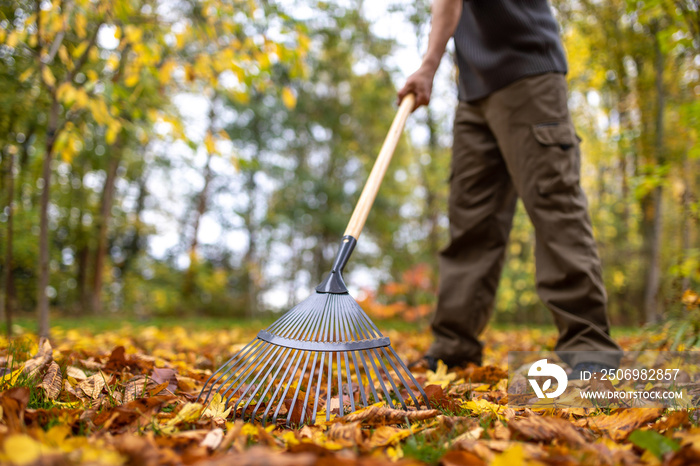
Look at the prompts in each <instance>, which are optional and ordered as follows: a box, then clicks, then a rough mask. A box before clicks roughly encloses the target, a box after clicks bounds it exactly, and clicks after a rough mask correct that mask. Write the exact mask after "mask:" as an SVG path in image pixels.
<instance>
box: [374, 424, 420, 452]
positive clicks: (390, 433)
mask: <svg viewBox="0 0 700 466" xmlns="http://www.w3.org/2000/svg"><path fill="white" fill-rule="evenodd" d="M411 434H413V431H412V430H411V429H400V428H398V427H392V426H381V427H379V428H377V429H376V430H375V431H374V432H373V433H372V437H370V439H369V442H368V446H369V447H370V448H375V447H385V446H387V445H395V444H397V443H399V442H400V441H401V440H403V439H405V438H406V437H410V436H411Z"/></svg>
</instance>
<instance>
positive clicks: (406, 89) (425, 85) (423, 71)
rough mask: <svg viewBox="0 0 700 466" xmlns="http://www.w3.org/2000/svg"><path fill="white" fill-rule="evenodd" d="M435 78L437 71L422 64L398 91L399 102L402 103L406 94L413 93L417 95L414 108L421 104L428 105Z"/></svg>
mask: <svg viewBox="0 0 700 466" xmlns="http://www.w3.org/2000/svg"><path fill="white" fill-rule="evenodd" d="M434 78H435V71H433V70H432V69H430V68H428V67H425V66H421V67H420V68H419V69H418V71H416V72H415V73H413V74H412V75H411V76H409V77H408V79H407V80H406V84H404V86H403V87H402V88H401V90H400V91H399V92H398V102H399V103H401V101H402V100H403V98H404V97H406V95H408V94H411V93H412V94H415V96H416V103H415V105H414V106H413V110H415V109H417V108H418V107H420V106H421V105H428V102H430V94H431V92H432V91H433V79H434Z"/></svg>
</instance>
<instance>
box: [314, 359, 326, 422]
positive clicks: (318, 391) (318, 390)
mask: <svg viewBox="0 0 700 466" xmlns="http://www.w3.org/2000/svg"><path fill="white" fill-rule="evenodd" d="M329 357H330V356H329ZM325 359H326V353H321V364H320V365H319V366H318V378H317V379H316V380H317V382H316V398H315V399H314V410H313V413H312V417H311V423H312V424H316V413H317V412H318V398H319V396H320V394H321V379H322V378H323V363H324V361H325Z"/></svg>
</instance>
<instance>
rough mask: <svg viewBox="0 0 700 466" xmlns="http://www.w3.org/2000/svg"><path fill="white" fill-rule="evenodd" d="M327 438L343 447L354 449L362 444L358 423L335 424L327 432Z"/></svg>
mask: <svg viewBox="0 0 700 466" xmlns="http://www.w3.org/2000/svg"><path fill="white" fill-rule="evenodd" d="M328 438H330V439H331V440H333V441H334V442H336V443H338V444H340V445H342V446H344V447H355V446H357V445H360V444H361V443H362V430H361V428H360V422H359V421H356V422H348V423H343V424H341V423H335V424H333V425H332V426H331V428H330V430H329V431H328Z"/></svg>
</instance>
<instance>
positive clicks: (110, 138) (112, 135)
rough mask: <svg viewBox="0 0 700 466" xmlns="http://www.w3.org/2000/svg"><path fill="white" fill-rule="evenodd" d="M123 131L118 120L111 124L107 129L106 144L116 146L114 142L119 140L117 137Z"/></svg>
mask: <svg viewBox="0 0 700 466" xmlns="http://www.w3.org/2000/svg"><path fill="white" fill-rule="evenodd" d="M121 129H122V125H121V123H119V122H118V121H117V120H114V121H113V122H112V124H110V125H109V127H108V128H107V133H106V134H105V142H106V143H107V144H110V145H111V144H114V141H116V140H117V136H118V135H119V132H120V131H121Z"/></svg>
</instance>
